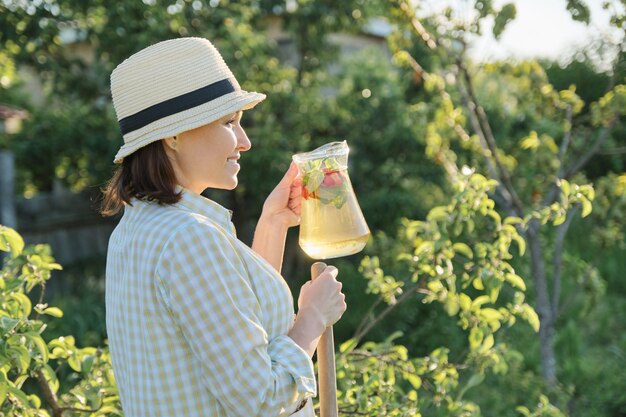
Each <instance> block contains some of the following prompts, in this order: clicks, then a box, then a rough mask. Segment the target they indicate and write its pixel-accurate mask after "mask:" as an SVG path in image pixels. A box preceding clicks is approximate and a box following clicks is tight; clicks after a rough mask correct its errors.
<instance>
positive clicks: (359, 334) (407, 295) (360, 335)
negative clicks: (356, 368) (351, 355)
mask: <svg viewBox="0 0 626 417" xmlns="http://www.w3.org/2000/svg"><path fill="white" fill-rule="evenodd" d="M419 290H420V287H419V286H415V287H413V288H411V289H410V290H409V291H405V292H404V293H403V294H402V295H401V296H400V297H399V298H398V299H397V300H396V302H395V303H394V304H391V305H388V306H387V307H386V308H385V309H384V310H383V311H382V312H381V313H380V314H379V315H378V317H376V318H375V319H374V320H372V321H370V322H369V323H367V325H366V326H364V327H363V328H361V326H359V328H361V330H360V331H358V332H356V333H355V334H354V336H352V338H353V339H355V340H356V342H357V343H359V342H360V341H361V340H362V339H363V337H364V336H365V335H366V334H367V333H369V331H370V330H372V329H373V328H374V327H375V326H376V325H377V324H378V323H380V322H381V320H382V319H384V318H385V317H387V316H388V315H389V313H391V312H392V311H393V310H395V308H396V307H398V306H399V305H400V304H402V302H404V301H406V300H408V299H409V298H410V297H411V296H413V295H415V294H417V293H418V292H419Z"/></svg>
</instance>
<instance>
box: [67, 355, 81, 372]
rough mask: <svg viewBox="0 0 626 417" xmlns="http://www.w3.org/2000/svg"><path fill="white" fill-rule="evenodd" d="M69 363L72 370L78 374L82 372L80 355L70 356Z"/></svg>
mask: <svg viewBox="0 0 626 417" xmlns="http://www.w3.org/2000/svg"><path fill="white" fill-rule="evenodd" d="M67 363H68V365H69V366H70V368H72V369H73V370H75V371H76V372H80V370H81V369H82V364H81V362H80V361H79V360H78V355H76V354H75V353H74V354H72V355H70V357H69V358H67Z"/></svg>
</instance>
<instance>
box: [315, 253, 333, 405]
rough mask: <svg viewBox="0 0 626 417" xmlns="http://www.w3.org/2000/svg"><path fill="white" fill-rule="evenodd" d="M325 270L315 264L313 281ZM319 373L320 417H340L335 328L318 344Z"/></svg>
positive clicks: (324, 335) (320, 264) (328, 329)
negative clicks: (336, 374)
mask: <svg viewBox="0 0 626 417" xmlns="http://www.w3.org/2000/svg"><path fill="white" fill-rule="evenodd" d="M325 268H326V264H325V263H323V262H315V263H314V264H313V265H312V266H311V280H314V279H315V278H317V276H318V275H319V274H321V273H322V272H323V271H324V269H325ZM317 373H318V375H317V380H318V382H319V395H320V416H321V417H338V415H339V411H338V408H337V378H336V376H335V341H334V337H333V326H328V327H327V328H326V330H325V331H324V333H323V334H322V337H321V338H320V341H319V343H318V344H317Z"/></svg>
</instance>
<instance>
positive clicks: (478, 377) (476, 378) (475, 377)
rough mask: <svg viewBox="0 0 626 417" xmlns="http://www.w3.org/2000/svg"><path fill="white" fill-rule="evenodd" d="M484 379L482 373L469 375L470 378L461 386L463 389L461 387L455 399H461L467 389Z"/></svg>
mask: <svg viewBox="0 0 626 417" xmlns="http://www.w3.org/2000/svg"><path fill="white" fill-rule="evenodd" d="M484 380H485V375H484V374H474V375H472V376H471V377H470V379H469V380H468V381H467V384H465V386H464V387H463V389H461V391H460V392H459V394H458V396H457V397H456V400H457V401H461V399H462V398H463V396H464V395H465V392H467V390H469V389H471V388H474V387H475V386H478V385H480V384H481V383H482V382H483V381H484Z"/></svg>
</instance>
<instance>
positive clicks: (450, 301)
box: [444, 294, 459, 316]
mask: <svg viewBox="0 0 626 417" xmlns="http://www.w3.org/2000/svg"><path fill="white" fill-rule="evenodd" d="M444 307H445V309H446V312H447V313H448V315H449V316H454V315H455V314H456V313H458V312H459V298H458V296H457V295H455V294H448V298H446V301H445V304H444Z"/></svg>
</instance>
